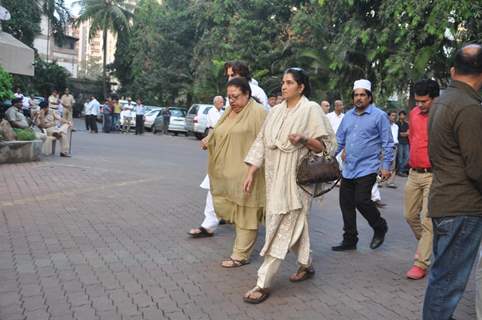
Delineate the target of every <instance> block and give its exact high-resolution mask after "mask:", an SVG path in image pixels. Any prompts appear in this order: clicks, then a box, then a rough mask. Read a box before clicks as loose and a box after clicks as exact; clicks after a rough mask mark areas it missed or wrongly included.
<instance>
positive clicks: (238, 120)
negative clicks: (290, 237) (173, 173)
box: [207, 77, 266, 268]
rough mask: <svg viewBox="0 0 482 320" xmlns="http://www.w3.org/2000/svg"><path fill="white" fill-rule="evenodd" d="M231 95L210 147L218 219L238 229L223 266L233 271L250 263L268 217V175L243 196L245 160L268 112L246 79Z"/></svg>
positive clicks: (234, 84) (233, 83)
mask: <svg viewBox="0 0 482 320" xmlns="http://www.w3.org/2000/svg"><path fill="white" fill-rule="evenodd" d="M227 92H228V99H229V102H230V107H229V108H228V109H227V110H226V112H224V114H223V116H222V117H221V118H220V119H219V122H218V123H217V124H216V126H215V128H214V130H213V132H212V134H211V135H210V136H209V137H208V139H207V148H208V152H209V162H208V175H209V179H210V184H211V193H212V195H213V203H214V210H215V212H216V214H217V216H218V218H220V219H224V220H226V221H227V222H229V223H234V224H235V226H236V238H235V240H234V247H233V252H232V254H231V256H230V258H229V259H227V260H225V261H223V262H222V266H223V267H225V268H233V267H240V266H242V265H245V264H247V263H248V262H249V257H250V255H251V252H252V250H253V248H254V244H255V243H256V238H257V235H258V226H259V223H260V222H261V221H262V220H263V218H264V204H265V198H266V194H265V189H266V187H265V183H264V173H263V172H260V173H259V174H258V173H257V174H256V183H254V184H253V186H252V188H253V191H254V192H253V193H252V194H246V193H243V190H242V185H243V181H244V178H245V177H246V174H247V172H248V166H246V164H245V163H244V158H245V157H246V154H247V153H248V151H249V148H250V147H251V145H252V144H253V141H254V140H255V139H256V136H257V135H258V133H259V131H260V129H261V126H262V125H263V122H264V119H265V118H266V111H264V108H263V106H261V105H260V104H259V103H257V102H255V101H254V100H253V98H251V89H250V86H249V83H248V81H247V80H246V79H245V78H241V77H238V78H234V79H232V80H230V81H229V82H228V84H227Z"/></svg>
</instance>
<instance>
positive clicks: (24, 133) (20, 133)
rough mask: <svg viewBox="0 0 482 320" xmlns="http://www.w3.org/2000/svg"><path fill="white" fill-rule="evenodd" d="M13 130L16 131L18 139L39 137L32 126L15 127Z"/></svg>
mask: <svg viewBox="0 0 482 320" xmlns="http://www.w3.org/2000/svg"><path fill="white" fill-rule="evenodd" d="M13 131H15V134H16V135H17V140H18V141H31V140H35V139H37V137H36V136H35V132H33V130H32V129H30V128H26V129H20V128H13Z"/></svg>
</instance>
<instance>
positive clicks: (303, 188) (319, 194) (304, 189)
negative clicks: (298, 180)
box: [298, 175, 341, 198]
mask: <svg viewBox="0 0 482 320" xmlns="http://www.w3.org/2000/svg"><path fill="white" fill-rule="evenodd" d="M340 180H341V175H340V177H339V178H338V179H336V181H335V182H334V183H333V185H332V186H331V187H329V188H328V189H325V190H322V191H320V192H318V193H315V194H313V193H311V192H309V191H308V190H307V189H306V188H305V187H304V186H302V185H301V184H298V186H299V187H300V188H301V189H302V190H303V191H304V192H306V193H307V194H309V195H310V196H312V197H313V198H318V197H319V196H322V195H324V194H325V193H328V192H330V191H331V190H333V188H335V187H336V185H337V184H338V182H339V181H340Z"/></svg>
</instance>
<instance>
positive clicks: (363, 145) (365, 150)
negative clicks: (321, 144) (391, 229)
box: [332, 79, 393, 251]
mask: <svg viewBox="0 0 482 320" xmlns="http://www.w3.org/2000/svg"><path fill="white" fill-rule="evenodd" d="M352 98H353V104H354V108H353V109H351V110H350V111H348V112H347V113H346V114H345V116H344V117H343V120H342V121H341V124H340V127H339V128H338V130H337V133H336V140H337V142H338V150H337V154H338V153H340V152H341V151H342V150H345V159H344V163H343V171H342V179H341V186H340V207H341V211H342V214H343V231H344V234H343V241H342V242H341V243H340V244H339V245H337V246H335V247H332V250H333V251H345V250H354V249H356V245H357V242H358V231H357V227H356V209H358V211H360V213H361V214H362V215H363V217H364V218H365V219H366V220H367V221H368V223H369V224H370V226H371V227H372V228H373V230H374V235H373V238H372V241H371V243H370V248H371V249H376V248H378V247H379V246H380V245H381V244H382V243H383V241H384V240H385V234H386V233H387V230H388V226H387V222H386V221H385V219H383V218H382V217H381V214H380V211H379V210H378V208H377V207H376V205H375V203H374V202H373V201H372V200H371V190H372V187H373V185H374V184H375V183H376V181H377V174H378V173H379V172H380V175H381V179H382V180H386V179H388V178H389V177H390V175H391V173H390V166H391V163H392V159H393V137H392V131H391V129H390V121H389V120H388V117H387V114H386V113H385V112H384V111H382V110H380V109H379V108H377V107H376V106H375V104H374V103H373V95H372V88H371V83H370V81H368V80H365V79H362V80H357V81H355V84H354V86H353V94H352ZM380 154H383V157H382V159H383V160H380V158H381V157H380Z"/></svg>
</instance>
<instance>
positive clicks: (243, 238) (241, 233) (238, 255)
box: [231, 226, 258, 260]
mask: <svg viewBox="0 0 482 320" xmlns="http://www.w3.org/2000/svg"><path fill="white" fill-rule="evenodd" d="M257 238H258V230H249V229H242V228H240V227H238V226H236V238H235V239H234V247H233V253H232V254H231V258H232V259H234V260H249V257H250V256H251V253H252V252H253V249H254V244H255V243H256V239H257Z"/></svg>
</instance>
